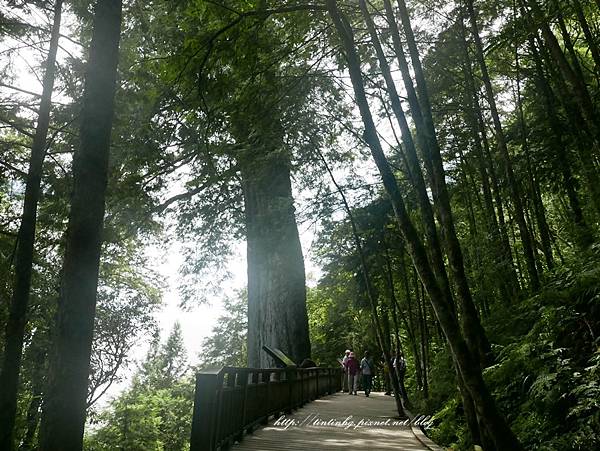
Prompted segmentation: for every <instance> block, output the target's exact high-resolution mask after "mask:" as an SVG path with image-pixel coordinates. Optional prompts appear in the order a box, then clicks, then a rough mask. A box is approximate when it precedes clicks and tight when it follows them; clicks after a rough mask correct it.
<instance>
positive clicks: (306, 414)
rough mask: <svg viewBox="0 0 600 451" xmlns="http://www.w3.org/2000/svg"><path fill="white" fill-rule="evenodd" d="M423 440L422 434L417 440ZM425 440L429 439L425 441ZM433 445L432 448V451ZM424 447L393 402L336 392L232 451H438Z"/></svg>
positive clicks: (376, 396)
mask: <svg viewBox="0 0 600 451" xmlns="http://www.w3.org/2000/svg"><path fill="white" fill-rule="evenodd" d="M421 437H423V436H421ZM425 441H426V442H427V440H426V439H425ZM430 446H431V447H430ZM430 446H428V445H425V444H424V443H423V442H422V441H421V440H420V439H419V438H417V436H416V435H415V433H413V428H412V427H411V426H410V425H409V424H408V419H399V418H398V414H397V411H396V406H395V402H394V398H393V397H390V396H384V395H383V394H382V393H371V396H370V397H368V398H367V397H365V395H364V393H359V395H358V396H351V395H348V394H347V393H336V394H334V395H331V396H326V397H324V398H320V399H317V400H316V401H313V402H311V403H309V404H307V405H306V406H304V407H303V408H301V409H298V410H297V411H296V412H294V413H292V414H290V415H286V416H282V417H280V418H278V419H276V420H275V421H273V422H272V423H271V424H269V425H268V426H266V427H263V428H261V429H259V430H257V431H255V432H254V434H252V435H247V436H245V437H244V439H243V440H242V442H241V443H240V444H237V445H235V446H234V447H233V448H232V449H233V450H236V451H243V450H246V451H256V450H260V451H269V450H278V451H281V450H286V451H296V450H298V451H299V450H313V451H316V450H319V451H321V450H323V451H326V450H341V449H343V450H347V451H354V450H357V451H358V450H360V451H364V450H366V449H368V450H392V449H393V450H409V451H427V450H432V449H441V448H438V447H434V446H432V444H431V445H430Z"/></svg>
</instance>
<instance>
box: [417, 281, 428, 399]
mask: <svg viewBox="0 0 600 451" xmlns="http://www.w3.org/2000/svg"><path fill="white" fill-rule="evenodd" d="M416 292H417V297H416V299H417V305H418V308H419V312H420V313H419V318H420V322H421V324H420V327H419V329H420V331H421V373H422V380H423V398H424V399H429V376H428V373H429V329H428V326H427V316H426V315H427V311H426V308H425V297H424V296H419V289H418V287H417V289H416Z"/></svg>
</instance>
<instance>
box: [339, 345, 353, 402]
mask: <svg viewBox="0 0 600 451" xmlns="http://www.w3.org/2000/svg"><path fill="white" fill-rule="evenodd" d="M349 355H350V349H346V352H344V357H343V358H342V359H341V360H338V362H340V363H341V365H342V371H343V373H344V374H343V376H342V391H343V392H344V393H346V392H347V391H348V370H347V369H346V362H347V361H348V356H349Z"/></svg>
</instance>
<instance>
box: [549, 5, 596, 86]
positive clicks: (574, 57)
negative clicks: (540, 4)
mask: <svg viewBox="0 0 600 451" xmlns="http://www.w3.org/2000/svg"><path fill="white" fill-rule="evenodd" d="M553 3H554V7H555V8H556V10H557V14H556V22H557V23H558V29H559V30H560V35H561V36H562V39H563V43H564V45H565V48H566V49H567V52H568V54H569V56H570V58H571V67H572V68H573V71H574V72H575V74H576V75H577V78H579V80H580V81H581V82H582V83H583V84H584V86H585V77H584V75H583V69H582V68H581V62H580V61H579V55H578V54H577V51H576V50H575V46H574V45H573V40H572V39H571V34H570V33H569V30H568V29H567V24H566V23H565V19H564V17H563V15H562V13H561V11H560V8H559V6H558V5H557V3H556V1H555V0H553ZM586 90H587V87H586ZM588 95H589V92H588Z"/></svg>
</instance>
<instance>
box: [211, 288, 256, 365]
mask: <svg viewBox="0 0 600 451" xmlns="http://www.w3.org/2000/svg"><path fill="white" fill-rule="evenodd" d="M223 307H224V309H225V313H224V314H223V315H222V316H220V317H219V319H218V320H217V324H216V325H215V326H214V327H213V329H212V331H211V334H210V336H209V337H208V338H206V339H205V340H204V341H203V342H202V350H201V352H200V364H199V368H208V367H222V366H242V367H243V366H246V365H247V362H248V348H247V340H246V339H247V336H248V313H247V312H248V296H247V294H246V291H240V292H237V293H236V295H235V297H233V298H230V297H227V298H225V300H224V302H223Z"/></svg>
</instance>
